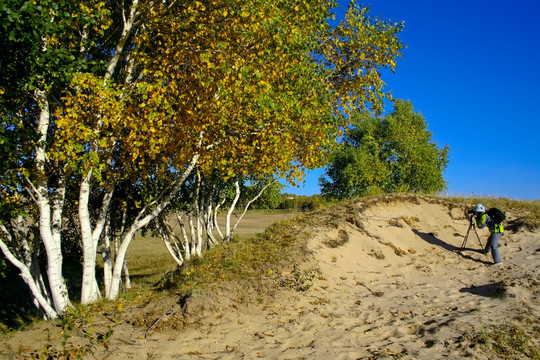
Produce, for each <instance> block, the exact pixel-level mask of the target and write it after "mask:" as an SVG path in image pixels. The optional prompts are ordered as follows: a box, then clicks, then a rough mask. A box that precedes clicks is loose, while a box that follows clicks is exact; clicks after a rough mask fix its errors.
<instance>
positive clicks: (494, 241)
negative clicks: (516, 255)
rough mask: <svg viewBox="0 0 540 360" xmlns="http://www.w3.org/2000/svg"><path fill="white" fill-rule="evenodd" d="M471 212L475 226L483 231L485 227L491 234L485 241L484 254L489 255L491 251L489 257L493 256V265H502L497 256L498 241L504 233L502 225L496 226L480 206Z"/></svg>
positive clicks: (482, 206) (499, 257)
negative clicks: (474, 219)
mask: <svg viewBox="0 0 540 360" xmlns="http://www.w3.org/2000/svg"><path fill="white" fill-rule="evenodd" d="M473 212H474V216H475V218H476V226H477V227H478V228H479V229H483V228H484V227H485V226H487V227H488V229H489V232H490V233H491V235H489V238H488V240H487V244H486V247H485V248H484V252H485V253H486V254H489V252H490V251H491V256H493V261H494V262H495V265H502V260H501V255H500V254H499V239H500V238H501V236H502V235H503V233H504V228H503V226H502V224H496V223H495V221H493V220H492V219H491V218H490V217H489V216H488V214H487V213H486V208H485V207H484V205H482V204H477V205H476V207H475V208H474V210H473Z"/></svg>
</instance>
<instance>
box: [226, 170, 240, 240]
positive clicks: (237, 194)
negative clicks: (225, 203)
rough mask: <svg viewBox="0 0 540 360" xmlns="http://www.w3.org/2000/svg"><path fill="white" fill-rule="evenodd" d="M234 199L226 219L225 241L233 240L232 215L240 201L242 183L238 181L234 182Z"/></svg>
mask: <svg viewBox="0 0 540 360" xmlns="http://www.w3.org/2000/svg"><path fill="white" fill-rule="evenodd" d="M234 194H235V195H234V199H233V201H232V203H231V206H230V207H229V210H228V211H227V216H226V218H225V238H224V239H223V241H229V240H231V236H232V229H231V215H232V213H233V211H234V209H235V208H236V204H237V203H238V199H240V183H239V182H238V181H235V182H234Z"/></svg>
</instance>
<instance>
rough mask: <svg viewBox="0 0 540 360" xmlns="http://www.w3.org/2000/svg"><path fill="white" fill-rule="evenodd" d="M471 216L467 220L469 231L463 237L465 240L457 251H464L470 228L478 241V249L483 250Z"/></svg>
mask: <svg viewBox="0 0 540 360" xmlns="http://www.w3.org/2000/svg"><path fill="white" fill-rule="evenodd" d="M473 217H474V216H473V215H471V216H470V218H469V230H467V235H465V239H464V240H463V244H461V248H460V249H459V250H458V251H463V250H464V249H465V245H466V244H467V239H468V238H469V233H470V232H471V228H473V229H474V233H475V234H476V238H477V239H478V244H479V245H480V248H481V249H483V248H484V247H483V246H482V242H481V241H480V236H479V235H478V231H476V224H475V223H474V220H473Z"/></svg>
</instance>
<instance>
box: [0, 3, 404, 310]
mask: <svg viewBox="0 0 540 360" xmlns="http://www.w3.org/2000/svg"><path fill="white" fill-rule="evenodd" d="M331 6H332V3H331V2H328V3H327V2H324V1H323V2H320V1H307V2H303V3H296V2H291V1H289V0H280V1H277V2H276V1H270V0H250V1H239V0H236V1H229V0H227V1H226V0H216V1H208V2H206V1H204V2H203V1H185V2H174V1H172V2H167V1H165V2H153V1H145V2H144V3H139V1H138V0H132V1H127V2H124V1H122V2H116V1H112V2H107V3H105V2H100V1H91V2H85V3H84V4H80V3H76V2H73V1H68V0H66V1H61V2H58V1H54V2H53V1H31V2H24V3H23V2H22V1H19V0H11V1H6V2H5V5H4V4H3V7H2V9H1V10H0V11H2V13H1V16H2V20H4V19H5V20H6V21H2V27H1V29H2V32H3V33H2V34H1V35H2V36H0V38H2V41H4V42H5V43H6V46H7V47H8V51H7V52H6V54H9V55H14V56H16V58H17V59H19V60H20V61H22V62H23V64H22V65H21V66H20V67H19V65H13V64H11V63H10V60H12V59H9V58H8V57H7V56H4V54H3V55H2V57H1V59H2V65H5V66H6V69H7V70H6V72H5V74H4V73H3V74H2V83H1V84H0V92H1V94H2V96H3V97H2V102H1V103H0V104H1V106H2V108H1V111H2V134H3V135H2V136H3V138H5V139H8V141H9V142H10V143H9V145H8V146H5V148H6V149H9V151H11V150H13V151H14V152H15V155H13V156H10V158H9V161H5V162H4V161H3V162H2V166H5V167H6V170H7V171H6V174H8V175H4V178H5V179H7V180H9V181H8V182H7V183H6V184H7V185H3V187H2V202H3V205H2V207H3V208H5V209H9V207H10V205H9V204H17V203H20V204H22V203H24V204H26V203H27V201H28V200H32V201H33V203H34V207H33V209H30V210H29V211H27V213H28V214H34V215H35V218H36V219H37V220H36V221H37V224H38V229H39V231H38V232H37V233H36V234H37V235H36V236H35V237H33V238H32V239H33V240H35V244H36V245H35V246H34V247H33V251H36V250H37V248H38V246H37V245H38V244H40V243H43V245H44V247H45V252H46V254H45V256H46V257H47V275H48V276H47V279H48V282H49V283H48V284H47V288H48V291H49V293H50V295H51V296H50V299H51V300H46V299H47V298H48V297H47V295H48V294H47V292H46V291H42V293H41V294H38V293H33V296H34V297H35V298H36V300H41V298H43V299H45V300H46V301H47V303H48V304H50V305H51V307H53V308H54V313H52V312H49V316H50V317H55V316H57V315H58V314H60V313H62V312H63V311H64V310H65V308H66V307H67V306H69V298H68V297H67V291H66V285H65V282H64V278H63V275H62V270H61V269H62V253H61V251H60V250H61V241H62V230H63V228H64V227H65V225H64V224H65V221H67V220H66V219H65V216H63V214H64V206H66V205H69V206H75V207H76V208H77V214H78V215H77V219H76V221H74V224H75V225H77V226H79V227H80V234H81V235H80V236H81V240H82V244H83V251H82V252H83V279H82V280H83V281H82V284H83V289H82V292H81V301H82V302H83V303H88V302H92V301H95V299H97V298H98V297H99V289H98V286H97V285H98V284H97V282H96V276H95V261H96V252H97V249H98V244H99V241H102V244H103V246H102V249H103V254H104V255H105V256H106V257H107V258H106V261H107V266H106V268H107V269H108V270H107V274H105V276H104V278H105V279H106V284H104V293H105V296H106V297H107V298H110V299H114V298H116V297H117V296H118V293H119V291H120V284H121V274H122V270H123V268H124V265H125V259H126V252H127V249H128V247H129V245H130V243H131V240H132V239H133V236H134V235H135V234H136V233H137V232H138V231H140V230H141V229H143V228H144V227H145V226H147V225H148V224H149V223H150V222H151V221H154V220H155V219H158V217H159V216H160V214H162V212H163V211H164V209H166V208H167V206H168V205H169V204H170V203H171V201H172V200H173V199H174V198H175V196H176V194H177V193H178V192H179V191H180V190H181V189H182V187H183V186H184V185H185V181H186V180H187V179H188V178H189V176H191V174H192V171H193V170H194V169H195V168H197V169H198V170H199V171H200V174H202V175H204V176H208V175H209V174H211V173H214V172H217V173H218V174H219V176H221V177H222V178H223V180H224V181H227V180H229V179H234V178H238V177H240V178H241V177H244V176H246V175H249V174H257V175H258V176H264V175H276V176H286V177H287V178H288V179H289V180H290V181H297V180H298V179H300V178H301V177H302V173H303V171H304V169H305V168H313V167H316V166H319V165H320V164H321V163H322V162H323V161H324V158H325V151H326V150H328V149H329V148H330V147H331V146H332V143H333V141H334V139H335V136H336V135H337V134H338V133H339V128H340V126H342V125H344V122H343V120H344V119H343V118H342V117H340V116H339V115H338V112H339V111H338V109H340V108H341V107H343V108H344V109H348V108H352V107H355V106H359V105H364V104H366V103H372V104H375V107H377V104H379V103H380V102H381V96H382V81H381V80H380V74H379V73H378V69H379V68H380V67H390V68H393V66H394V64H395V58H396V56H398V54H399V50H400V43H399V41H397V40H396V38H395V34H396V33H397V31H399V26H392V25H390V24H386V23H382V22H380V21H373V20H371V19H369V18H368V17H367V12H366V11H364V10H361V8H358V7H357V6H354V5H353V6H352V7H351V10H350V11H349V13H348V17H347V22H346V23H344V24H342V25H340V26H339V27H336V28H332V27H331V26H330V25H329V23H328V19H329V18H330V16H331V12H330V11H331ZM6 9H8V10H6ZM14 14H18V15H14ZM6 23H9V24H8V26H5V25H4V24H6ZM14 24H15V25H14ZM13 29H15V30H13ZM21 44H22V45H24V46H21ZM26 46H28V47H26ZM23 69H24V71H23ZM28 74H29V75H28ZM20 80H24V81H20ZM21 94H22V95H23V97H22V99H24V101H21V100H19V99H20V97H19V95H21ZM26 129H31V131H27V130H26ZM0 145H1V143H0ZM122 184H125V185H122ZM122 186H123V189H124V190H125V189H129V188H135V187H137V188H139V189H140V190H141V191H140V194H138V196H136V197H135V196H133V197H132V198H131V199H128V200H129V201H124V202H122V200H121V197H125V196H126V193H125V192H119V189H120V188H121V187H122ZM117 197H120V200H119V199H118V198H117ZM66 199H69V203H66ZM23 200H24V201H23ZM8 203H9V204H8ZM113 204H116V205H114V206H113ZM4 205H5V206H4ZM3 215H5V216H6V219H3V224H4V225H5V226H6V225H7V224H8V223H9V224H13V220H14V218H13V217H14V216H15V215H16V214H15V213H13V212H12V211H7V210H6V211H5V212H3ZM113 221H117V223H113ZM113 224H114V228H115V229H116V230H117V231H115V232H107V231H106V230H107V229H110V228H111V226H112V225H113ZM120 229H121V230H120ZM6 230H7V231H2V232H1V233H0V234H2V237H1V241H2V250H3V252H4V255H5V256H6V258H8V260H10V261H12V262H13V261H15V262H17V261H18V263H17V264H19V265H20V264H23V265H24V264H26V263H25V262H24V261H21V260H24V259H23V258H22V256H23V255H22V253H21V252H20V251H19V250H20V247H21V246H23V245H21V243H20V242H19V243H17V242H15V238H14V237H13V236H11V237H10V236H9V235H7V234H8V233H10V230H9V229H8V228H7V227H6ZM11 233H13V231H11ZM111 234H112V235H114V236H115V237H116V238H115V239H114V238H109V236H110V235H111ZM115 240H116V243H117V244H118V248H117V250H116V251H115V252H114V259H113V258H112V254H113V252H112V251H111V250H107V249H111V248H112V247H111V246H110V244H111V241H112V242H113V243H114V241H115ZM107 244H109V245H107ZM24 266H26V267H28V265H24ZM24 266H21V268H20V269H21V272H22V271H23V270H24V269H25V267H24ZM25 271H26V270H25ZM35 279H37V278H34V280H32V281H33V282H34V283H36V282H37V280H35ZM30 285H31V284H29V287H30V288H32V287H31V286H30ZM33 288H37V289H39V286H35V287H33ZM40 291H41V290H40ZM40 296H41V297H40ZM38 297H39V299H38Z"/></svg>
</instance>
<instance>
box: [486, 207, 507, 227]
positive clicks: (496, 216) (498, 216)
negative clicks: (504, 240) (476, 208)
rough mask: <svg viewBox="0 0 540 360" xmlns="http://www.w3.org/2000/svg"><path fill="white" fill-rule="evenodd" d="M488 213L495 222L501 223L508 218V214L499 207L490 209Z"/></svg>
mask: <svg viewBox="0 0 540 360" xmlns="http://www.w3.org/2000/svg"><path fill="white" fill-rule="evenodd" d="M487 214H488V216H489V218H490V219H491V220H493V221H494V222H495V224H500V223H502V222H503V221H504V219H506V215H504V213H503V212H502V211H501V210H499V209H497V208H491V209H489V210H488V211H487Z"/></svg>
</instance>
